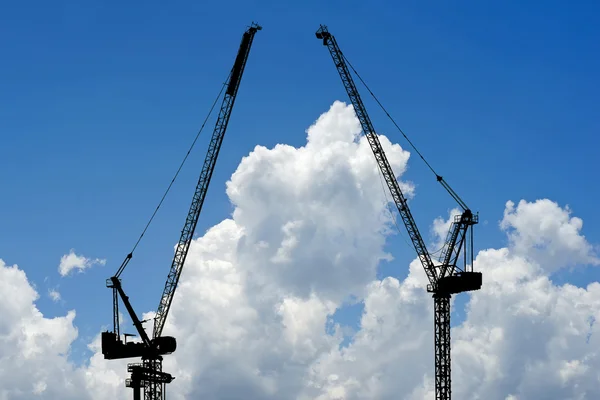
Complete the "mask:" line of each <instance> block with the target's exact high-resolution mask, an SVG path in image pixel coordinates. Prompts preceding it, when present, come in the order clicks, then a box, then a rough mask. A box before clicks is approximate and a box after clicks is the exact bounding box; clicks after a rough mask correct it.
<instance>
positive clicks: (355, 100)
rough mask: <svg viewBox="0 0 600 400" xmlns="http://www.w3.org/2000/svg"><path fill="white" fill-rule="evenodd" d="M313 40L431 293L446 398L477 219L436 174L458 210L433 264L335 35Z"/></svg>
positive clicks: (440, 389) (439, 390) (474, 280)
mask: <svg viewBox="0 0 600 400" xmlns="http://www.w3.org/2000/svg"><path fill="white" fill-rule="evenodd" d="M316 36H317V39H320V40H322V42H323V45H324V46H326V47H327V48H328V50H329V53H330V55H331V57H332V59H333V62H334V64H335V67H336V69H337V72H338V74H339V76H340V78H341V79H342V83H343V85H344V88H345V89H346V92H347V94H348V97H349V98H350V101H351V102H352V105H353V107H354V112H355V113H356V116H357V117H358V119H359V121H360V124H361V127H362V130H363V132H364V134H365V136H366V138H367V140H368V142H369V145H370V146H371V150H372V151H373V155H374V156H375V160H376V161H377V165H378V166H379V170H380V172H381V174H382V175H383V178H384V180H385V182H386V184H387V186H388V189H389V191H390V193H391V195H392V198H393V201H394V203H395V204H396V208H397V209H398V213H399V214H400V217H401V218H402V221H403V222H404V225H405V226H406V230H407V231H408V235H409V236H410V239H411V241H412V244H413V247H414V248H415V250H416V252H417V256H418V257H419V260H420V261H421V264H422V265H423V268H424V269H425V273H426V274H427V278H428V279H429V285H427V291H428V292H430V293H432V295H433V299H434V335H435V341H434V347H435V397H436V400H450V398H451V394H452V391H451V368H450V367H451V365H450V364H451V363H450V361H451V358H450V298H451V296H452V295H453V294H457V293H461V292H467V291H473V290H479V289H480V288H481V285H482V274H481V272H474V271H473V226H474V225H475V224H477V223H478V222H479V217H478V215H476V214H473V213H472V212H471V210H470V209H469V208H468V207H467V205H466V204H465V203H464V202H463V201H462V199H461V198H460V197H459V196H458V195H457V194H456V193H455V192H454V190H452V188H451V187H450V186H449V185H448V184H447V183H446V181H445V180H444V179H443V178H442V177H441V176H439V175H437V174H436V179H437V180H438V182H440V183H441V184H442V186H443V187H444V188H445V189H446V190H447V191H448V193H449V194H450V195H451V196H452V198H454V200H455V201H456V202H457V203H458V205H459V206H460V207H461V208H462V210H463V212H462V214H461V215H456V216H455V218H454V221H453V222H452V226H451V227H450V230H449V232H448V235H447V237H446V242H445V244H444V247H443V248H442V252H441V256H440V257H439V260H438V261H439V262H438V263H434V262H433V259H432V257H431V255H430V253H429V251H428V250H427V248H426V246H425V242H424V240H423V238H422V237H421V234H420V232H419V230H418V228H417V224H416V222H415V220H414V218H413V216H412V213H411V211H410V209H409V207H408V202H407V201H406V198H405V197H404V194H403V193H402V190H401V189H400V185H399V184H398V181H397V179H396V177H395V175H394V172H393V171H392V167H391V166H390V164H389V162H388V160H387V157H386V155H385V153H384V151H383V148H382V147H381V143H380V142H379V138H378V136H377V134H376V132H375V129H374V128H373V124H372V123H371V119H370V118H369V115H368V114H367V110H366V108H365V106H364V104H363V102H362V99H361V97H360V94H359V93H358V89H357V88H356V85H355V84H354V80H353V79H352V75H351V74H350V70H349V69H348V63H347V60H346V58H345V57H344V55H343V53H342V51H341V50H340V48H339V46H338V44H337V41H336V40H335V37H334V36H333V35H332V34H331V33H330V32H329V31H328V29H327V27H326V26H324V25H321V26H320V27H319V29H318V30H317V32H316ZM462 249H464V263H463V268H462V269H460V268H459V267H458V264H459V261H460V259H459V258H460V252H461V250H462ZM467 253H469V254H467Z"/></svg>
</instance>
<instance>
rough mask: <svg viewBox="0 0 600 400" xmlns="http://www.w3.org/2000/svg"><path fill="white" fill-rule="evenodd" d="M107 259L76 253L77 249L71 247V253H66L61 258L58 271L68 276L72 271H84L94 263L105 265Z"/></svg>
mask: <svg viewBox="0 0 600 400" xmlns="http://www.w3.org/2000/svg"><path fill="white" fill-rule="evenodd" d="M105 264H106V260H104V259H99V258H96V259H91V258H87V257H84V256H82V255H77V254H75V250H73V249H71V250H70V251H69V254H65V255H63V256H62V257H61V258H60V264H59V266H58V272H59V273H60V275H61V276H67V275H68V274H69V273H70V272H71V271H73V270H75V269H76V270H78V271H79V272H83V271H84V270H86V269H88V268H91V267H92V266H94V265H105Z"/></svg>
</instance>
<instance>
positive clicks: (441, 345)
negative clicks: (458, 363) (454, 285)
mask: <svg viewBox="0 0 600 400" xmlns="http://www.w3.org/2000/svg"><path fill="white" fill-rule="evenodd" d="M433 298H434V309H435V310H434V311H435V312H434V313H433V315H434V331H435V332H434V334H435V399H436V400H450V398H451V395H452V390H451V375H450V373H451V358H450V295H444V294H435V295H434V296H433Z"/></svg>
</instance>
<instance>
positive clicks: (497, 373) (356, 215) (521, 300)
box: [0, 102, 600, 400]
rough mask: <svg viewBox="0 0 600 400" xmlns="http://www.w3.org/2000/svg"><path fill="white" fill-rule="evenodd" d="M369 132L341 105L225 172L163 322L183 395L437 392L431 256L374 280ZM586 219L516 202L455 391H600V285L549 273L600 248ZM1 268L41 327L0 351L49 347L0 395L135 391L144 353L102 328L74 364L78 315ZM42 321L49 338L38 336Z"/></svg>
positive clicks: (295, 397)
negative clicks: (294, 138)
mask: <svg viewBox="0 0 600 400" xmlns="http://www.w3.org/2000/svg"><path fill="white" fill-rule="evenodd" d="M358 131H359V126H358V122H357V121H356V118H355V117H354V115H353V113H352V109H351V108H350V107H348V106H345V105H344V104H342V103H339V102H336V103H335V104H334V105H333V106H332V107H331V109H330V110H329V111H328V112H327V113H326V114H324V115H323V116H321V117H320V118H319V120H318V121H317V122H316V124H315V125H314V126H313V127H311V128H310V129H309V130H308V132H307V133H308V141H307V144H306V145H305V146H304V147H300V148H293V147H290V146H285V145H278V146H276V147H274V148H273V149H266V148H264V147H261V146H257V147H256V148H255V149H254V151H253V152H252V153H251V154H250V155H248V156H247V157H245V158H244V159H243V160H242V162H241V163H240V165H239V167H238V169H237V170H236V172H235V173H234V174H233V176H232V177H231V180H230V181H229V182H228V184H227V193H228V196H229V198H230V200H231V202H232V203H233V205H234V207H235V208H234V212H233V215H232V217H231V218H229V219H226V220H224V221H222V222H221V223H219V224H217V225H216V226H214V227H212V228H211V229H209V230H208V231H207V232H206V234H204V235H203V236H202V237H200V238H198V239H196V240H194V241H193V243H192V245H191V248H190V254H189V256H188V259H187V264H186V267H185V270H184V272H183V276H182V278H181V281H180V286H179V288H178V291H177V294H176V296H175V299H174V302H173V307H172V313H171V315H170V317H169V320H168V321H167V326H166V328H165V334H172V335H174V336H176V337H177V338H178V345H179V347H178V350H177V352H176V353H175V354H173V355H172V356H167V357H166V358H165V370H166V371H168V372H170V373H172V374H173V375H175V376H176V378H177V379H176V380H175V381H174V382H173V383H172V384H170V388H169V398H171V399H172V400H178V399H184V398H206V399H214V400H217V399H229V398H242V397H243V398H245V399H248V400H258V399H260V400H264V399H266V400H268V399H278V400H335V399H344V400H354V399H365V400H366V399H369V400H371V399H381V400H388V399H390V400H391V399H397V398H404V399H410V400H422V399H431V398H433V392H432V390H433V389H432V388H433V332H432V325H433V316H432V305H433V304H432V303H433V301H432V299H431V296H430V295H429V294H428V293H426V292H425V286H426V277H425V274H424V272H423V269H422V267H421V265H420V264H419V262H418V261H417V260H414V261H413V262H412V263H411V264H410V265H409V266H408V268H409V274H408V277H407V278H406V279H404V280H402V281H399V280H398V279H395V278H392V277H388V278H385V279H383V280H378V279H376V275H375V271H376V268H377V265H378V262H379V261H380V260H381V259H383V258H387V259H389V258H391V256H390V255H388V254H386V253H385V252H384V250H383V247H384V244H385V239H386V236H387V235H390V234H392V233H393V230H392V229H391V228H390V227H391V220H390V216H389V214H388V213H387V211H386V210H385V196H384V192H383V191H382V189H381V183H380V181H379V177H378V172H377V167H376V164H375V162H374V160H373V157H372V154H371V153H370V149H369V147H368V144H367V143H366V142H365V140H364V139H363V138H360V139H359V138H358V137H357V134H358ZM381 141H382V143H383V145H384V148H385V150H386V152H387V153H388V154H389V156H390V162H391V164H392V166H393V167H394V169H395V171H396V172H397V173H401V172H402V171H404V169H405V168H406V162H407V160H408V153H407V152H405V151H403V150H402V149H401V148H400V147H399V146H398V145H392V144H391V143H390V142H389V141H388V140H387V139H386V138H385V137H382V138H381ZM417 199H418V197H417ZM511 204H512V205H511ZM580 221H581V220H579V219H577V218H576V217H571V216H570V215H569V211H568V210H567V209H563V208H561V207H560V206H558V205H557V204H555V203H552V202H550V201H549V200H540V201H536V202H532V203H529V202H526V201H522V202H520V203H519V205H518V206H517V207H514V204H513V203H510V202H509V203H508V204H507V209H506V212H505V217H504V219H503V222H502V223H501V226H502V229H505V230H506V231H507V235H508V238H509V245H508V246H507V247H504V248H497V249H486V250H482V251H480V252H479V253H478V254H477V258H476V261H475V263H476V264H475V269H477V270H481V271H482V272H483V273H484V286H483V288H482V290H480V291H478V292H476V293H474V294H473V295H472V296H471V297H470V298H469V302H468V304H467V309H466V311H467V315H466V319H465V321H464V322H463V323H461V324H459V325H458V326H456V327H455V328H454V330H453V336H452V337H453V384H454V386H453V392H454V395H455V397H456V398H465V399H490V400H496V399H498V400H508V399H512V400H514V399H534V398H540V399H548V400H559V399H560V400H562V399H583V398H598V396H600V385H598V375H597V372H596V371H599V370H600V356H599V353H598V351H597V350H596V349H597V348H598V345H599V344H600V342H599V341H600V338H598V333H599V332H598V327H597V324H595V323H594V321H595V320H597V319H598V318H600V315H599V314H600V311H599V310H600V284H598V283H593V284H591V285H589V286H588V287H586V288H577V287H574V286H571V285H556V284H554V283H553V282H552V281H551V279H550V276H551V274H552V273H553V272H554V271H556V270H558V269H560V268H566V267H568V266H569V265H570V264H571V263H570V260H572V259H575V260H576V262H577V263H595V262H596V261H595V259H596V258H595V255H594V254H593V252H592V247H591V246H590V245H589V243H588V242H587V241H586V240H585V238H584V237H583V236H582V235H581V222H580ZM447 225H448V221H444V220H443V219H439V220H437V221H436V222H435V223H434V224H433V226H432V228H431V229H432V230H433V231H434V233H435V232H438V231H439V232H443V234H444V235H445V232H446V231H447ZM421 227H422V228H421V229H423V231H425V230H424V229H425V228H426V227H427V224H426V223H425V221H423V223H421ZM442 228H443V229H442ZM438 236H439V235H438ZM540 243H543V244H544V245H545V246H546V247H545V250H541V249H540V248H539V244H540ZM563 253H568V255H569V257H568V258H567V256H563ZM548 254H551V255H552V257H548ZM549 258H550V261H552V264H551V265H549V264H547V261H548V259H549ZM11 268H12V269H11ZM397 268H398V269H401V268H406V266H402V265H397ZM7 271H8V272H7ZM5 273H8V274H13V275H15V276H20V278H19V279H20V284H18V285H17V284H16V283H15V282H12V283H11V282H9V281H8V280H6V281H7V282H8V283H6V284H5V283H4V282H5V279H0V293H2V294H3V295H4V296H6V297H9V298H12V296H15V298H16V300H15V301H14V302H10V303H6V304H4V305H1V303H0V307H4V309H0V311H1V312H3V320H2V321H0V328H2V327H3V326H7V327H9V328H10V329H17V328H15V326H20V328H19V330H15V331H14V332H29V334H28V335H25V334H21V333H19V335H20V336H22V338H21V339H20V340H22V341H23V345H22V346H21V347H20V348H18V347H17V346H14V347H15V348H8V350H7V351H8V353H7V354H9V356H8V357H9V358H8V359H6V358H5V359H0V361H3V360H4V361H5V362H9V361H8V360H14V359H16V358H17V357H21V358H25V359H26V357H27V355H29V357H37V359H36V362H35V364H25V366H24V367H23V368H20V367H16V368H12V369H11V370H10V371H8V372H1V373H0V388H2V389H0V399H2V398H3V397H2V396H5V398H11V399H12V398H16V399H21V398H23V399H25V398H30V397H31V396H32V393H34V392H35V391H40V392H41V394H40V395H39V398H44V399H52V398H58V397H60V398H67V399H71V398H73V399H74V398H83V399H86V398H93V399H94V400H100V399H102V400H104V399H129V398H130V397H131V391H130V389H127V388H125V387H124V385H123V383H124V378H125V377H126V364H127V362H131V361H132V360H121V361H106V360H103V359H102V355H101V354H100V353H99V338H96V339H95V340H94V342H93V343H92V344H91V345H90V348H91V349H92V350H93V351H94V352H95V354H94V356H93V357H92V358H91V360H90V362H89V365H83V366H80V367H74V366H72V365H71V364H70V363H69V362H68V361H67V358H66V356H65V355H64V353H65V352H66V351H68V349H69V346H70V344H71V343H72V341H73V339H74V337H76V330H75V328H74V327H73V324H72V322H73V319H72V318H74V313H68V314H67V316H65V317H62V319H60V318H59V319H58V322H54V325H52V323H51V322H47V321H54V320H51V319H48V318H44V317H43V316H42V315H41V313H40V312H39V311H37V309H36V308H35V305H34V304H35V303H34V302H35V299H36V298H37V297H36V294H35V291H34V290H33V289H32V288H31V286H30V285H29V284H28V283H27V281H26V279H25V277H24V274H23V273H22V271H19V270H18V269H16V267H2V268H0V274H5ZM0 278H2V277H1V276H0ZM157 295H158V294H157ZM351 296H357V297H359V298H362V299H363V302H364V312H363V314H362V315H361V317H360V326H359V329H358V330H357V331H356V334H355V335H354V338H353V341H352V343H351V344H350V345H348V346H346V347H340V344H341V343H342V341H343V335H342V332H341V328H340V327H339V326H336V325H335V324H333V326H332V324H331V322H330V319H331V316H332V314H333V313H334V312H335V311H336V310H337V309H338V308H339V307H341V306H342V305H343V304H344V301H345V300H347V299H348V298H349V297H351ZM465 296H466V295H465ZM147 315H151V314H148V313H147V314H145V315H144V318H146V316H147ZM107 322H108V321H99V324H102V323H107ZM3 324H5V325H3ZM28 324H31V325H33V326H34V328H29V325H28ZM23 327H24V328H23ZM9 328H7V329H9ZM44 329H45V331H44V332H45V335H50V336H49V338H48V339H43V340H41V339H40V337H45V336H43V335H42V333H41V332H42V331H43V330H44ZM2 332H3V331H2V330H1V329H0V334H2ZM49 332H50V333H49ZM328 332H332V333H331V334H328ZM19 335H16V336H14V337H13V336H10V337H11V338H13V339H11V340H17V337H20V336H19ZM36 335H37V336H36ZM7 337H8V336H7ZM1 343H3V342H2V341H0V358H2V357H4V356H3V354H4V353H2V350H3V348H2V347H1V346H3V345H2V344H1ZM17 348H18V350H17ZM11 351H12V353H11ZM10 357H12V358H10ZM11 365H20V364H18V363H17V364H15V363H11ZM48 365H52V368H48V367H47V366H48ZM5 375H6V376H5ZM32 377H33V378H32ZM2 390H4V391H5V392H2ZM7 390H8V391H12V392H11V394H10V395H7V394H5V393H7V392H6V391H7ZM14 393H18V394H14ZM59 393H60V394H59Z"/></svg>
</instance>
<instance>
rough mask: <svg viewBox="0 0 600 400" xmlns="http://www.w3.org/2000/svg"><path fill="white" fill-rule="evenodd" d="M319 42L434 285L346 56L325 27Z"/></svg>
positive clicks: (425, 254)
mask: <svg viewBox="0 0 600 400" xmlns="http://www.w3.org/2000/svg"><path fill="white" fill-rule="evenodd" d="M317 38H319V39H323V44H324V45H325V46H327V48H328V49H329V53H330V54H331V57H332V58H333V62H334V64H335V66H336V68H337V71H338V73H339V74H340V77H341V78H342V82H343V84H344V87H345V88H346V92H348V97H350V101H351V102H352V105H353V106H354V112H355V113H356V116H357V117H358V120H359V121H360V125H361V126H362V130H363V132H364V133H365V136H366V138H367V140H368V142H369V145H370V146H371V150H372V151H373V155H375V159H376V160H377V165H379V170H380V171H381V174H382V175H383V178H384V179H385V182H386V184H387V186H388V188H389V190H390V193H391V195H392V198H393V199H394V203H395V204H396V207H397V208H398V212H399V213H400V216H401V217H402V221H403V222H404V225H405V226H406V229H407V231H408V235H409V236H410V240H411V241H412V244H413V246H414V248H415V250H416V252H417V255H418V257H419V260H421V264H423V267H424V268H425V272H426V273H427V277H428V278H429V282H430V283H431V284H432V285H433V284H435V282H436V280H437V273H436V267H435V265H434V264H433V261H432V260H431V256H430V255H429V252H428V251H427V248H426V247H425V242H424V241H423V238H422V237H421V233H420V232H419V229H418V228H417V224H416V222H415V220H414V218H413V216H412V213H411V212H410V209H409V208H408V203H407V201H406V198H405V197H404V194H403V193H402V190H401V189H400V185H399V183H398V180H397V179H396V176H395V175H394V171H393V170H392V167H391V166H390V163H389V161H388V160H387V157H386V156H385V153H384V151H383V148H382V147H381V143H380V142H379V137H378V136H377V133H376V132H375V129H374V128H373V124H372V123H371V119H370V118H369V114H367V110H366V109H365V106H364V104H363V102H362V99H361V98H360V94H359V93H358V89H357V88H356V85H355V84H354V80H353V79H352V75H351V74H350V71H349V70H348V66H347V65H346V62H345V60H344V55H343V54H342V51H341V50H340V48H339V46H338V44H337V42H336V40H335V37H333V35H331V34H330V33H329V32H328V31H327V28H326V27H325V26H321V27H320V28H319V30H318V31H317Z"/></svg>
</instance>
